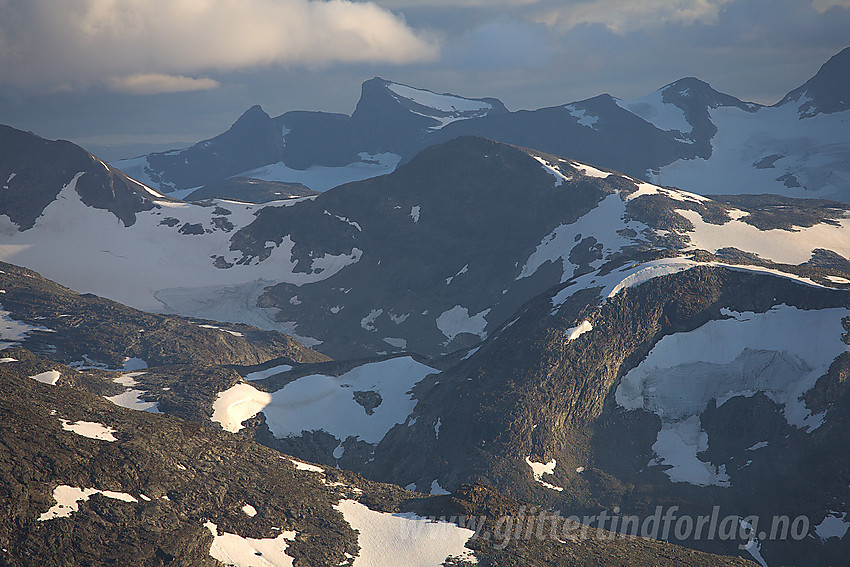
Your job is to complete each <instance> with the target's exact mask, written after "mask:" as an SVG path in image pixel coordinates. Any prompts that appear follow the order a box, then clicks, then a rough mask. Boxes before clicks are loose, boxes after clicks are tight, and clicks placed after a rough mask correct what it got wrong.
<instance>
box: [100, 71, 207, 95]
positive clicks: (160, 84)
mask: <svg viewBox="0 0 850 567" xmlns="http://www.w3.org/2000/svg"><path fill="white" fill-rule="evenodd" d="M220 86H221V84H220V83H219V82H218V81H216V80H214V79H208V78H205V77H201V78H198V79H195V78H192V77H185V76H183V75H164V74H161V73H138V74H135V75H127V76H125V77H111V78H110V79H109V87H110V88H111V89H112V90H113V91H116V92H122V93H126V94H135V95H148V94H160V93H180V92H189V91H208V90H212V89H217V88H218V87H220Z"/></svg>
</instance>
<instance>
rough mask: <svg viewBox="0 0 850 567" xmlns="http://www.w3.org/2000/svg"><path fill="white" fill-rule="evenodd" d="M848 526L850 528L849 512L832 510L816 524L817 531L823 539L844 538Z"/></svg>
mask: <svg viewBox="0 0 850 567" xmlns="http://www.w3.org/2000/svg"><path fill="white" fill-rule="evenodd" d="M848 528H850V521H848V519H847V512H833V511H830V512H829V515H827V516H826V517H825V518H824V519H823V521H822V522H821V523H819V524H818V525H816V526H815V533H816V534H818V537H819V538H820V539H821V540H827V539H829V538H832V537H837V538H838V539H844V536H845V535H847V530H848Z"/></svg>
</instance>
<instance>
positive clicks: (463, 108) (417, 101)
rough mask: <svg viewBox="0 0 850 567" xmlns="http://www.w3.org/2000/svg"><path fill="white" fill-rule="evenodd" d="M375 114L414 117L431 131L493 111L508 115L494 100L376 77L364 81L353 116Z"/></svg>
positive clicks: (496, 100)
mask: <svg viewBox="0 0 850 567" xmlns="http://www.w3.org/2000/svg"><path fill="white" fill-rule="evenodd" d="M375 112H382V113H388V112H391V113H393V114H396V115H402V114H407V115H413V117H415V118H413V119H414V120H416V121H419V122H422V123H423V125H425V127H427V128H428V129H429V130H438V129H440V128H442V127H443V126H445V125H446V124H449V123H451V122H455V121H457V120H463V119H467V118H480V117H483V116H486V115H488V114H492V113H494V112H507V109H506V108H505V105H504V104H503V103H502V101H500V100H498V99H495V98H466V97H462V96H458V95H454V94H451V93H436V92H433V91H429V90H427V89H420V88H417V87H411V86H409V85H404V84H401V83H396V82H393V81H388V80H386V79H383V78H381V77H374V78H372V79H369V80H368V81H365V82H364V83H363V86H362V89H361V95H360V100H359V101H358V103H357V108H356V110H355V111H354V115H352V119H354V120H355V121H359V120H362V119H363V118H364V117H365V116H368V115H370V114H373V113H375Z"/></svg>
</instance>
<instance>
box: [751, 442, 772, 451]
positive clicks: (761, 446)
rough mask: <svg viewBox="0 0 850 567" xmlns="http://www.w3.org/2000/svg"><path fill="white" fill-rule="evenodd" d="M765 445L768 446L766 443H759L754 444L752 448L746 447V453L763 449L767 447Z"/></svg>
mask: <svg viewBox="0 0 850 567" xmlns="http://www.w3.org/2000/svg"><path fill="white" fill-rule="evenodd" d="M767 445H768V442H767V441H759V442H758V443H756V444H755V445H753V446H752V447H747V451H758V450H759V449H764V448H765V447H767Z"/></svg>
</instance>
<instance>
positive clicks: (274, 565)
mask: <svg viewBox="0 0 850 567" xmlns="http://www.w3.org/2000/svg"><path fill="white" fill-rule="evenodd" d="M204 527H205V528H207V529H208V530H209V531H210V532H212V534H213V543H212V546H210V556H211V557H213V558H215V559H218V560H219V561H221V562H222V563H224V564H225V565H231V566H235V567H292V561H293V558H292V557H290V556H289V555H287V554H286V548H287V547H289V542H290V541H292V540H294V539H295V532H293V531H285V532H281V533H280V535H279V536H277V537H275V538H259V539H255V538H251V537H241V536H239V535H237V534H229V533H227V532H222V534H221V535H219V533H218V526H217V525H216V524H214V523H212V522H207V523H205V524H204Z"/></svg>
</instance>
